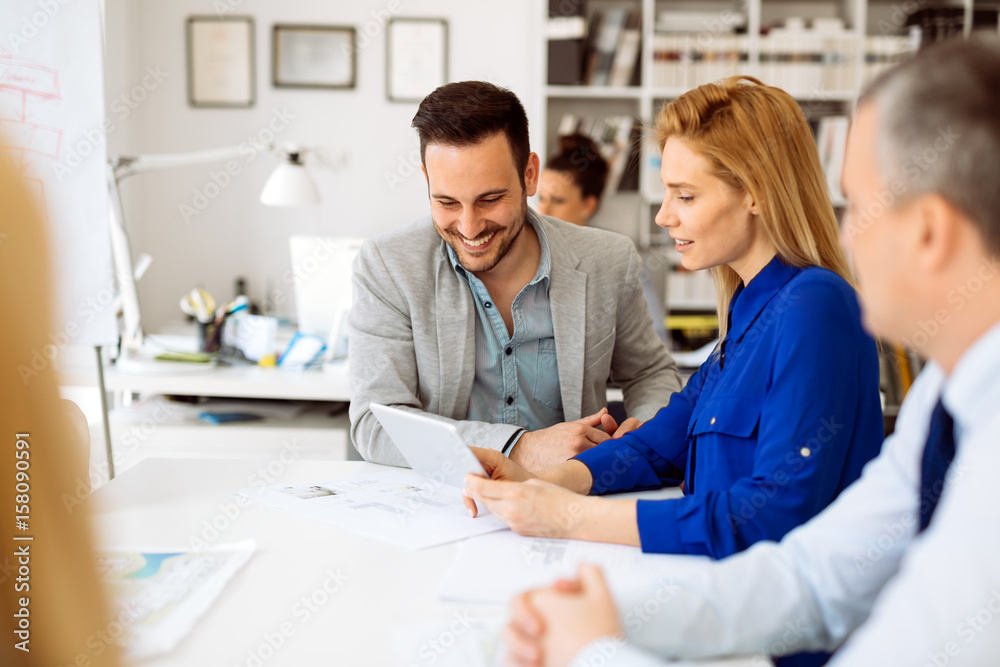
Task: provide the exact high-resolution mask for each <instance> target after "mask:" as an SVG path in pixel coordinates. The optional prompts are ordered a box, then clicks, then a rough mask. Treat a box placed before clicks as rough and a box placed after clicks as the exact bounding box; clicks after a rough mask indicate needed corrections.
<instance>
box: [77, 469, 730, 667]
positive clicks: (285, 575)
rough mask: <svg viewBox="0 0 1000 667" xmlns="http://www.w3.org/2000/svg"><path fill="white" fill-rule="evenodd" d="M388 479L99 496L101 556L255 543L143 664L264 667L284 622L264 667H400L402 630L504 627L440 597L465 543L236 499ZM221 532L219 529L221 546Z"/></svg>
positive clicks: (189, 485) (124, 485) (131, 477)
mask: <svg viewBox="0 0 1000 667" xmlns="http://www.w3.org/2000/svg"><path fill="white" fill-rule="evenodd" d="M380 469H382V466H377V465H374V464H370V463H363V462H353V461H291V462H289V463H287V464H286V463H281V462H280V461H277V460H271V461H240V460H186V459H149V460H146V461H143V462H142V463H140V464H138V465H137V466H136V467H134V468H132V469H130V470H128V471H127V472H125V473H124V474H122V475H121V476H120V477H118V478H116V479H115V480H113V481H112V482H110V483H109V484H107V485H106V486H104V487H102V488H100V489H99V490H97V491H96V492H95V493H94V495H93V500H94V503H95V509H96V517H95V525H96V529H97V534H98V545H99V546H101V547H140V548H165V549H174V548H177V547H183V548H188V549H190V548H192V546H193V545H194V544H196V543H195V542H193V540H198V539H204V540H206V541H211V542H212V543H214V544H223V543H227V542H235V541H238V540H244V539H253V540H255V541H256V543H257V551H256V553H255V554H254V555H253V557H252V558H251V559H250V561H249V562H248V563H247V564H246V565H245V566H244V567H243V568H242V569H241V570H240V571H239V572H238V573H237V574H236V576H235V577H234V578H233V580H232V581H230V582H229V584H228V585H227V587H226V589H225V590H224V591H223V593H222V595H221V597H220V598H219V599H218V600H217V601H216V602H215V604H214V605H213V607H212V608H211V609H210V610H209V611H208V613H207V614H206V615H205V617H203V619H202V620H201V622H199V624H198V625H197V627H196V628H195V630H194V631H193V632H192V634H191V635H189V636H188V637H186V638H185V639H184V640H183V642H182V643H181V645H180V646H179V647H178V649H177V650H175V651H174V652H173V653H171V654H170V655H169V656H165V657H161V658H157V659H153V660H150V661H147V662H145V663H143V665H149V666H155V667H161V666H164V667H165V666H167V665H171V666H173V665H185V667H198V666H201V665H205V666H206V667H207V666H209V665H211V666H212V667H217V666H220V665H224V666H230V665H248V664H256V663H254V662H253V661H252V660H251V655H250V654H249V653H248V652H250V651H256V650H258V649H259V647H261V646H262V645H264V644H265V643H266V641H267V638H268V636H271V637H274V633H276V632H279V631H280V628H282V626H283V624H284V627H285V628H286V629H287V628H292V629H293V630H294V633H293V634H290V635H289V636H288V638H287V640H284V641H283V642H281V646H280V648H278V649H277V650H274V651H268V652H267V654H268V659H267V660H266V661H264V662H262V663H261V664H262V665H264V666H266V667H277V666H285V665H288V666H291V665H296V666H302V667H305V666H311V665H350V666H352V667H353V666H363V665H378V666H385V665H397V664H400V663H399V658H398V657H397V654H396V650H395V646H394V643H393V625H394V624H396V623H399V622H404V623H405V622H413V621H430V620H440V621H442V622H443V623H447V622H448V621H450V620H451V619H453V618H454V617H455V614H456V613H463V612H464V613H468V615H469V616H470V617H472V618H479V619H487V620H488V619H500V618H502V617H503V616H504V614H505V610H504V609H502V608H497V607H482V606H470V605H460V604H450V603H443V602H439V601H437V599H436V595H435V590H436V587H437V585H438V583H439V582H440V580H441V579H442V577H443V576H444V574H445V573H446V571H447V570H448V568H449V566H450V565H451V563H452V561H453V560H454V558H455V555H456V553H457V549H458V545H457V544H447V545H442V546H439V547H433V548H430V549H424V550H421V551H406V550H402V549H398V548H395V547H391V546H387V545H385V544H382V543H380V542H375V541H373V540H370V539H367V538H363V537H360V536H357V535H354V534H352V533H349V532H347V531H344V530H340V529H338V528H334V527H332V526H329V525H325V524H319V523H316V522H314V521H310V520H308V519H305V518H302V517H298V516H295V515H292V514H289V513H287V512H281V511H278V510H275V509H272V508H269V507H265V506H263V505H259V504H256V503H250V504H249V505H246V506H245V507H240V506H239V505H237V504H236V499H235V498H234V496H233V495H232V494H233V492H234V491H237V490H239V489H241V488H245V487H248V486H253V485H262V484H281V483H292V482H304V481H318V480H324V479H333V478H336V477H342V476H349V475H356V474H361V473H367V472H373V471H377V470H380ZM213 523H214V524H215V525H216V526H217V527H218V528H221V531H220V532H219V533H218V535H217V536H213V534H212V532H211V531H212V530H215V529H214V528H211V525H212V524H213ZM328 572H329V573H333V574H337V575H338V576H340V577H341V578H345V579H344V584H343V586H342V587H341V588H340V590H337V591H336V592H335V593H332V594H330V595H329V596H328V599H327V600H326V602H325V604H323V605H321V606H315V605H314V609H315V611H312V612H309V614H308V616H307V617H306V615H305V613H304V611H303V610H304V609H305V607H304V606H302V605H301V604H300V602H301V600H302V599H303V598H308V597H310V596H313V594H314V593H316V592H317V591H318V590H319V589H321V588H322V586H323V584H324V582H325V581H326V580H327V579H329V578H330V575H329V574H328ZM323 597H325V596H324V595H319V596H318V598H319V599H322V598H323ZM314 599H316V598H314ZM296 605H299V606H298V607H297V606H296ZM726 664H727V665H744V664H745V665H748V664H750V662H749V661H738V662H726Z"/></svg>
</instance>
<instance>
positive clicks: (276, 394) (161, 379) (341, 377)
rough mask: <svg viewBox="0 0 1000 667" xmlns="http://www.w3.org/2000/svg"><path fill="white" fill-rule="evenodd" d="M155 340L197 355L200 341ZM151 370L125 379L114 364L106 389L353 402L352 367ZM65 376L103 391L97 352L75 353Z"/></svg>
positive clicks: (64, 368)
mask: <svg viewBox="0 0 1000 667" xmlns="http://www.w3.org/2000/svg"><path fill="white" fill-rule="evenodd" d="M153 338H154V339H155V340H156V342H157V343H158V344H159V345H161V346H163V347H168V348H170V349H176V350H193V349H194V346H195V341H194V338H192V337H190V336H169V335H156V336H153ZM146 350H147V351H148V353H149V354H150V356H152V354H153V353H155V352H157V348H156V347H155V346H152V345H151V346H149V347H147V348H146ZM67 356H70V355H67ZM150 366H151V369H150V372H147V373H125V372H122V371H121V370H119V369H118V367H116V366H115V365H113V364H106V365H105V368H104V384H105V386H106V388H107V389H108V391H134V392H140V393H148V394H175V395H178V396H221V397H233V398H273V399H283V400H306V401H345V402H346V401H350V400H351V388H350V382H349V380H348V376H347V371H348V368H347V362H346V361H343V362H335V363H331V364H327V365H326V367H325V368H324V369H323V370H319V369H310V370H306V371H289V370H285V369H282V368H278V367H271V368H265V367H262V366H251V365H235V366H214V367H207V368H205V369H204V372H197V373H184V374H176V375H171V374H169V373H159V372H156V370H155V369H156V366H155V364H151V365H150ZM195 366H200V365H195ZM59 371H60V378H61V382H62V384H65V385H71V386H97V367H96V363H94V361H93V350H92V349H87V350H81V351H75V352H74V354H73V355H72V356H71V357H70V358H69V359H67V361H66V363H61V364H60V367H59Z"/></svg>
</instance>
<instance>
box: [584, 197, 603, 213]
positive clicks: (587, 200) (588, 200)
mask: <svg viewBox="0 0 1000 667" xmlns="http://www.w3.org/2000/svg"><path fill="white" fill-rule="evenodd" d="M600 203H601V200H600V199H598V198H597V197H596V196H595V195H587V196H586V197H584V198H583V210H584V212H585V213H586V214H587V218H588V219H589V218H590V217H591V216H593V215H594V211H596V210H597V205H598V204H600Z"/></svg>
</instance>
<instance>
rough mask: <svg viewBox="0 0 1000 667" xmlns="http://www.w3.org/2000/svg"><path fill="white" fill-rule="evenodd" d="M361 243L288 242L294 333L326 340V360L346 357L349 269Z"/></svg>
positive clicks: (297, 238) (328, 240) (328, 238)
mask: <svg viewBox="0 0 1000 667" xmlns="http://www.w3.org/2000/svg"><path fill="white" fill-rule="evenodd" d="M363 241H364V239H359V238H345V237H337V236H293V237H291V239H290V240H289V246H290V249H291V254H292V270H291V279H292V284H293V286H294V292H295V313H296V317H297V318H298V330H299V331H300V332H302V333H306V334H313V335H316V336H322V337H323V338H324V339H326V341H327V350H328V358H329V357H331V356H332V357H334V358H337V357H344V356H346V354H347V349H346V339H347V312H348V311H349V310H350V307H351V276H352V268H351V267H352V265H353V263H354V257H355V256H356V255H357V254H358V250H360V249H361V244H362V242H363Z"/></svg>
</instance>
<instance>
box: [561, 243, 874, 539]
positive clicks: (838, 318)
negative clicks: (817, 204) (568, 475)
mask: <svg viewBox="0 0 1000 667" xmlns="http://www.w3.org/2000/svg"><path fill="white" fill-rule="evenodd" d="M728 329H729V331H728V334H727V336H726V338H725V340H724V341H723V343H722V345H721V346H719V347H718V348H716V350H715V352H713V354H712V356H711V357H710V358H709V359H708V360H707V361H706V362H705V363H704V364H703V365H702V366H701V368H700V369H699V370H698V372H697V373H695V374H694V375H693V376H691V379H690V380H689V381H688V384H687V386H686V387H685V388H684V389H683V390H681V391H680V392H678V393H676V394H673V396H671V398H670V403H669V405H667V406H666V407H664V408H662V409H660V411H659V412H658V413H657V414H656V416H655V417H653V418H652V419H651V420H649V421H648V422H646V423H645V424H643V425H642V426H641V427H640V428H638V429H636V430H635V431H633V432H632V433H629V434H627V435H625V436H623V437H622V438H619V439H617V440H608V441H606V442H604V443H603V444H601V445H599V446H597V447H594V448H593V449H591V450H588V451H586V452H583V453H582V454H580V455H579V456H577V457H576V458H577V460H579V461H582V462H583V463H584V464H585V465H586V466H587V467H588V468H589V469H590V471H591V473H592V474H593V478H594V484H593V488H592V489H591V493H592V494H605V493H611V492H615V491H628V490H638V489H652V488H659V487H662V486H665V485H670V484H678V483H680V481H681V480H683V481H684V492H685V496H684V497H683V498H677V499H670V500H640V501H638V507H637V514H638V522H639V536H640V539H641V543H642V549H643V551H647V552H660V553H683V554H706V555H709V556H712V557H714V558H723V557H725V556H729V555H731V554H733V553H736V552H737V551H741V550H743V549H746V548H747V547H749V546H750V545H751V544H753V543H755V542H758V541H760V540H780V539H781V538H782V536H784V535H785V533H787V532H788V531H790V530H791V529H793V528H795V527H796V526H798V525H800V524H802V523H805V522H806V521H807V520H809V519H810V518H811V517H813V516H814V515H816V514H818V513H819V512H820V510H822V509H823V508H824V507H826V506H827V505H828V504H830V503H831V502H833V500H834V498H836V497H837V495H838V494H839V493H840V492H841V491H842V490H844V489H845V488H846V487H847V486H848V485H850V484H851V482H853V481H854V480H856V479H857V478H858V477H859V476H860V474H861V469H862V467H863V466H864V465H865V463H867V462H868V461H869V460H870V459H872V458H874V457H875V456H876V455H877V454H878V452H879V449H880V448H881V445H882V440H883V438H884V431H883V425H882V408H881V401H880V399H879V366H878V355H877V351H876V348H875V342H874V341H873V340H872V338H871V337H870V336H869V335H868V334H867V333H865V331H864V330H863V329H862V327H861V312H860V308H859V306H858V301H857V296H856V295H855V292H854V290H853V289H852V288H851V286H850V285H848V284H847V282H846V281H844V280H843V279H842V278H841V277H840V276H838V275H837V274H835V273H833V272H832V271H829V270H827V269H822V268H818V267H809V268H805V269H798V268H794V267H791V266H788V265H787V264H785V263H783V262H782V261H781V260H779V259H778V258H777V257H775V258H774V259H773V260H771V262H770V264H768V265H767V266H766V267H765V268H764V269H763V270H761V272H760V273H759V274H757V276H756V277H754V278H753V279H752V280H751V281H750V284H749V285H747V286H745V287H744V286H742V285H741V286H740V287H739V288H738V289H737V290H736V293H735V295H734V296H733V299H732V302H731V303H730V306H729V328H728Z"/></svg>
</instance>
